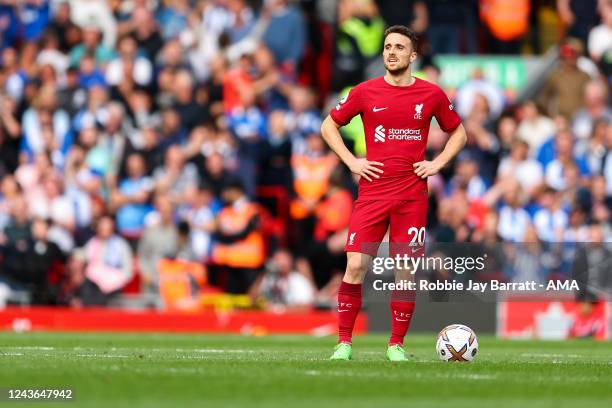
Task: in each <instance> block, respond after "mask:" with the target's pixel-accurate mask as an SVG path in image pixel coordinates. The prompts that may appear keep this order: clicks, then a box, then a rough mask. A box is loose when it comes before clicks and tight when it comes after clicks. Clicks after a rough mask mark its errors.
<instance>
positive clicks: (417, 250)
mask: <svg viewBox="0 0 612 408" xmlns="http://www.w3.org/2000/svg"><path fill="white" fill-rule="evenodd" d="M410 250H411V251H412V253H413V254H414V253H415V252H419V251H420V250H421V248H416V249H414V248H412V249H410Z"/></svg>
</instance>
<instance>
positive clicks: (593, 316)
mask: <svg viewBox="0 0 612 408" xmlns="http://www.w3.org/2000/svg"><path fill="white" fill-rule="evenodd" d="M609 316H610V310H609V306H608V304H607V303H605V302H598V303H595V304H590V303H577V302H573V301H564V302H554V301H532V302H530V301H516V300H513V301H505V302H499V303H498V307H497V326H498V327H497V334H498V335H499V336H500V337H506V338H545V339H566V338H575V337H593V338H595V339H598V340H605V339H608V338H610V336H609V327H608V321H609V319H610V317H609Z"/></svg>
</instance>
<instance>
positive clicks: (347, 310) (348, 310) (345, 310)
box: [338, 309, 351, 313]
mask: <svg viewBox="0 0 612 408" xmlns="http://www.w3.org/2000/svg"><path fill="white" fill-rule="evenodd" d="M350 311H351V310H350V309H344V310H340V309H338V313H340V312H350Z"/></svg>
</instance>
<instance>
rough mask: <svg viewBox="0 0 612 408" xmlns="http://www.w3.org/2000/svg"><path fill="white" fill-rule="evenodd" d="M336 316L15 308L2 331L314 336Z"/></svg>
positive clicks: (5, 314) (330, 328)
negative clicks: (284, 334) (285, 334)
mask: <svg viewBox="0 0 612 408" xmlns="http://www.w3.org/2000/svg"><path fill="white" fill-rule="evenodd" d="M336 322H337V316H336V313H335V312H326V311H307V312H282V313H273V312H262V311H232V312H218V311H204V312H197V313H196V312H194V313H186V312H157V311H128V310H121V309H106V308H91V309H69V308H51V307H23V308H22V307H11V308H7V309H4V310H2V311H0V330H15V331H29V330H35V331H104V332H179V333H243V334H255V335H257V334H281V333H287V334H312V335H329V334H334V333H335V332H336ZM366 330H367V318H366V316H365V315H364V314H363V313H362V314H361V315H360V316H359V318H358V319H357V324H356V325H355V333H365V332H366Z"/></svg>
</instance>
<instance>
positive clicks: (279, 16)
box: [262, 0, 306, 73]
mask: <svg viewBox="0 0 612 408" xmlns="http://www.w3.org/2000/svg"><path fill="white" fill-rule="evenodd" d="M264 14H265V17H264V18H268V19H269V21H268V26H267V27H266V30H265V32H264V34H263V38H262V40H263V43H264V44H266V46H267V47H268V48H270V50H271V51H272V54H274V59H275V60H276V61H277V62H278V63H279V64H281V65H282V66H284V68H285V69H286V70H287V71H288V72H291V73H295V72H296V69H297V64H298V63H299V61H300V60H301V59H302V55H303V53H304V49H305V47H306V27H305V22H304V18H303V17H302V14H301V12H300V11H299V10H298V9H296V8H295V7H294V6H291V5H289V4H288V1H287V0H270V1H268V2H267V3H266V5H265V9H264Z"/></svg>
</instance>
